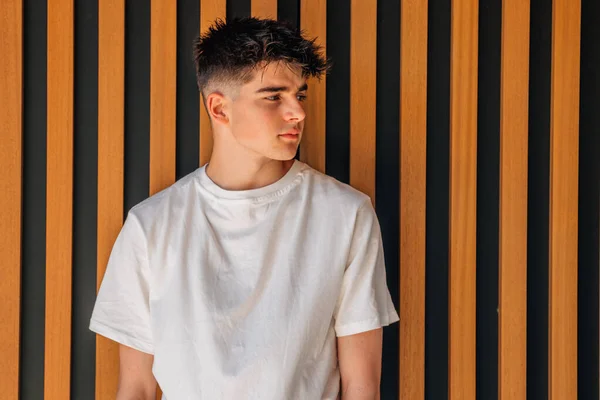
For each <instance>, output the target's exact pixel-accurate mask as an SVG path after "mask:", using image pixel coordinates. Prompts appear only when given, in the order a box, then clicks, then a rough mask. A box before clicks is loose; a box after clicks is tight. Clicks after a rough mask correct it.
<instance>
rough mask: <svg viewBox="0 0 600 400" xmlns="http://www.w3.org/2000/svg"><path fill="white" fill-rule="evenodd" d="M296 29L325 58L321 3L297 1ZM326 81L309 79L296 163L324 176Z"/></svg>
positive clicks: (324, 14) (324, 17)
mask: <svg viewBox="0 0 600 400" xmlns="http://www.w3.org/2000/svg"><path fill="white" fill-rule="evenodd" d="M300 27H301V29H304V30H305V31H306V33H307V35H308V36H309V37H317V38H318V41H317V44H319V45H320V46H323V55H324V56H327V49H326V46H327V2H326V1H325V0H301V1H300ZM326 84H327V77H326V76H323V77H322V78H321V79H320V80H318V79H309V82H308V85H309V88H308V91H307V93H308V97H307V99H306V103H305V110H306V115H307V118H306V119H305V124H304V133H303V135H302V141H301V142H300V160H301V161H303V162H305V163H307V164H309V165H310V166H312V167H313V168H315V169H316V170H318V171H321V172H323V173H324V172H325V122H326V116H325V93H326Z"/></svg>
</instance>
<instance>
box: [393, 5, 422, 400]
mask: <svg viewBox="0 0 600 400" xmlns="http://www.w3.org/2000/svg"><path fill="white" fill-rule="evenodd" d="M400 7H401V13H400V15H401V22H400V182H401V183H400V205H401V206H400V362H399V365H400V398H401V399H415V400H418V399H424V397H425V204H426V196H425V193H426V190H425V182H426V166H427V0H402V2H401V5H400Z"/></svg>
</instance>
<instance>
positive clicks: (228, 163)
mask: <svg viewBox="0 0 600 400" xmlns="http://www.w3.org/2000/svg"><path fill="white" fill-rule="evenodd" d="M293 164H294V159H291V160H284V161H280V160H271V159H261V160H253V161H248V160H240V159H236V158H235V157H229V158H227V159H226V160H225V159H223V157H219V156H218V155H217V154H213V156H211V158H210V161H209V163H208V165H207V166H206V174H207V175H208V177H209V178H210V179H211V180H212V181H213V182H214V183H216V184H217V185H218V186H219V187H221V188H222V189H225V190H252V189H258V188H261V187H264V186H268V185H270V184H272V183H275V182H277V181H278V180H279V179H281V178H282V177H283V176H284V175H285V174H286V173H287V172H288V171H289V170H290V168H291V167H292V165H293Z"/></svg>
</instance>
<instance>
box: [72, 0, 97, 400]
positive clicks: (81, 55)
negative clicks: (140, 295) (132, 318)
mask: <svg viewBox="0 0 600 400" xmlns="http://www.w3.org/2000/svg"><path fill="white" fill-rule="evenodd" d="M74 62H75V65H74V100H75V101H74V105H73V106H74V113H73V115H74V126H73V128H74V155H73V157H74V159H73V164H74V165H73V289H72V296H73V298H72V304H73V306H72V307H73V308H72V335H71V337H72V342H71V360H72V363H71V399H73V400H79V399H81V400H86V399H93V398H94V392H95V381H96V378H95V375H96V335H95V334H94V333H93V332H92V331H90V330H89V329H88V326H89V322H90V316H91V314H92V310H93V308H94V302H95V300H96V263H97V261H96V260H97V258H96V256H97V251H96V249H97V223H96V221H97V219H96V216H97V213H98V209H97V205H98V201H97V199H98V189H97V188H98V2H97V1H83V0H78V1H76V2H75V54H74Z"/></svg>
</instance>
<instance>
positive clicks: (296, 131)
mask: <svg viewBox="0 0 600 400" xmlns="http://www.w3.org/2000/svg"><path fill="white" fill-rule="evenodd" d="M299 134H300V131H299V130H298V129H292V130H291V131H287V132H285V133H283V134H281V136H298V135H299Z"/></svg>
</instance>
